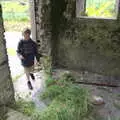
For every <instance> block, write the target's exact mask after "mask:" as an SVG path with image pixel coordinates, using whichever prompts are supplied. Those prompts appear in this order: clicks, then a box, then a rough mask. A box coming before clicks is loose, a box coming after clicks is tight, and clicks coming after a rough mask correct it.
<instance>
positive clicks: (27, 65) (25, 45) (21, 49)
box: [17, 28, 39, 90]
mask: <svg viewBox="0 0 120 120" xmlns="http://www.w3.org/2000/svg"><path fill="white" fill-rule="evenodd" d="M22 35H23V37H24V38H23V39H22V40H20V41H19V43H18V47H17V54H18V56H19V58H20V60H21V63H22V66H23V67H24V71H25V74H26V77H27V85H28V88H29V89H31V90H32V89H33V86H32V84H31V82H30V77H31V78H32V80H35V77H34V75H33V73H32V72H33V69H34V59H35V57H36V60H37V61H38V62H39V55H38V51H37V44H36V43H35V42H34V41H33V40H32V39H31V38H30V35H31V30H30V29H28V28H26V29H25V30H24V31H23V33H22Z"/></svg>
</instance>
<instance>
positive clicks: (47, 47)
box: [35, 0, 52, 55]
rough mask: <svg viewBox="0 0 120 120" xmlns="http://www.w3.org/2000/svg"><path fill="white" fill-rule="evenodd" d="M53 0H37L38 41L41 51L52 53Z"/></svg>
mask: <svg viewBox="0 0 120 120" xmlns="http://www.w3.org/2000/svg"><path fill="white" fill-rule="evenodd" d="M50 19H51V1H50V0H35V22H36V31H37V33H36V41H37V43H38V46H39V52H40V53H45V54H47V55H51V36H52V33H51V29H52V27H51V20H50Z"/></svg>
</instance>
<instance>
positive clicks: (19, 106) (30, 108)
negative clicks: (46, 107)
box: [15, 99, 35, 116]
mask: <svg viewBox="0 0 120 120" xmlns="http://www.w3.org/2000/svg"><path fill="white" fill-rule="evenodd" d="M15 109H16V110H17V111H19V112H22V113H23V114H25V115H27V116H31V115H32V113H33V112H34V111H35V105H34V103H33V102H31V101H29V102H27V101H24V100H22V99H20V100H18V101H17V102H16V105H15Z"/></svg>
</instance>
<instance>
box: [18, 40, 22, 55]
mask: <svg viewBox="0 0 120 120" xmlns="http://www.w3.org/2000/svg"><path fill="white" fill-rule="evenodd" d="M17 54H20V55H22V40H20V41H19V43H18V46H17Z"/></svg>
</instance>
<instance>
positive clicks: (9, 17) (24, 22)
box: [1, 0, 30, 32]
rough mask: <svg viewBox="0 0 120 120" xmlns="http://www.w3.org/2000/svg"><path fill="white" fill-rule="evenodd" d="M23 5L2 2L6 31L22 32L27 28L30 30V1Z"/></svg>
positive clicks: (14, 2) (15, 2) (18, 2)
mask: <svg viewBox="0 0 120 120" xmlns="http://www.w3.org/2000/svg"><path fill="white" fill-rule="evenodd" d="M23 2H25V3H27V4H25V5H22V4H21V2H20V1H1V4H2V8H3V19H4V26H5V31H18V32H21V31H22V30H23V29H24V28H25V27H29V28H30V15H29V4H28V1H25V0H24V1H23Z"/></svg>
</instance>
